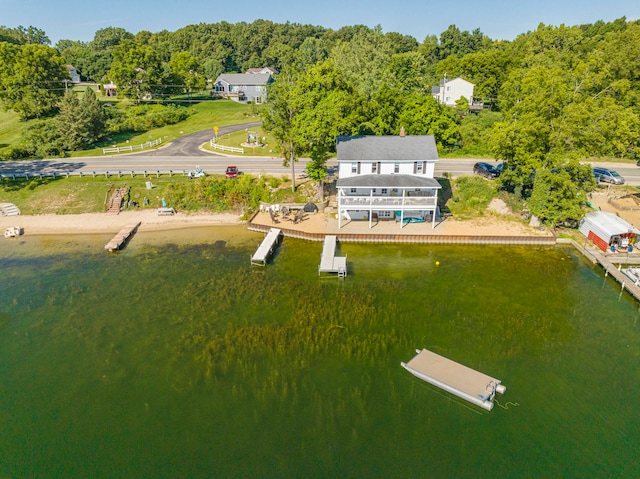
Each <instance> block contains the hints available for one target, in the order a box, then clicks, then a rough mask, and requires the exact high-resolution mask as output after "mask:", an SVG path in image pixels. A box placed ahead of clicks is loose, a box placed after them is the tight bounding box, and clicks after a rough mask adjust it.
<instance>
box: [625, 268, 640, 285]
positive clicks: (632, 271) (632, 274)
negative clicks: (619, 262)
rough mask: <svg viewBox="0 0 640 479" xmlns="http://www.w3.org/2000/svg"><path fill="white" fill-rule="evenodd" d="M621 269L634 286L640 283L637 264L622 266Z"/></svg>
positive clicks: (639, 270) (639, 269) (639, 272)
mask: <svg viewBox="0 0 640 479" xmlns="http://www.w3.org/2000/svg"><path fill="white" fill-rule="evenodd" d="M621 271H622V272H623V273H624V274H625V275H626V276H627V278H629V279H630V280H631V281H633V284H635V285H636V286H639V285H640V268H639V267H637V266H629V267H628V268H622V269H621Z"/></svg>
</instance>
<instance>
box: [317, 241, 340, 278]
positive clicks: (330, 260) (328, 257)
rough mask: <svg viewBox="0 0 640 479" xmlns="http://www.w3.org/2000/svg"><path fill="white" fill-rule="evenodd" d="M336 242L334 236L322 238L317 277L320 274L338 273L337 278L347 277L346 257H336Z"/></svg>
mask: <svg viewBox="0 0 640 479" xmlns="http://www.w3.org/2000/svg"><path fill="white" fill-rule="evenodd" d="M337 242H338V238H337V237H336V236H334V235H328V236H325V237H324V244H323V245H322V255H321V256H320V265H319V266H318V276H320V273H338V277H339V278H344V277H345V276H347V257H346V256H336V246H337Z"/></svg>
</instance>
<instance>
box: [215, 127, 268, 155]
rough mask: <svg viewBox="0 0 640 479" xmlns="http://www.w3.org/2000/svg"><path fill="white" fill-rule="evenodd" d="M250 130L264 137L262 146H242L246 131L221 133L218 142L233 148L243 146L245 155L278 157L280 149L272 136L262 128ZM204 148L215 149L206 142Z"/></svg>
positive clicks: (245, 138)
mask: <svg viewBox="0 0 640 479" xmlns="http://www.w3.org/2000/svg"><path fill="white" fill-rule="evenodd" d="M251 131H255V132H256V133H257V135H258V137H259V138H264V140H263V142H264V146H263V147H260V148H247V147H243V146H242V143H244V142H246V141H247V133H246V131H244V130H242V131H236V132H235V133H229V134H227V135H221V136H219V137H218V144H220V145H224V146H233V147H235V148H244V155H245V156H268V157H272V156H273V157H280V150H279V149H278V147H277V146H276V142H275V140H274V139H273V137H272V136H271V135H270V134H269V133H267V132H266V131H265V130H264V129H262V128H252V129H251ZM204 148H205V149H206V150H209V151H215V150H214V149H213V148H211V147H210V146H209V144H208V143H206V144H205V145H204ZM225 154H230V155H233V154H237V155H238V156H243V155H242V154H240V153H231V152H225Z"/></svg>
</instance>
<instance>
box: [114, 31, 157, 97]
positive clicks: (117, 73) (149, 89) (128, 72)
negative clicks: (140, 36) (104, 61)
mask: <svg viewBox="0 0 640 479" xmlns="http://www.w3.org/2000/svg"><path fill="white" fill-rule="evenodd" d="M162 73H163V69H162V65H161V62H160V60H159V58H158V56H157V55H156V53H155V51H154V50H153V48H151V47H149V46H142V45H138V44H136V43H135V42H134V41H133V40H126V41H124V42H123V43H120V44H119V45H118V46H116V47H115V48H114V49H113V62H112V63H111V69H110V70H109V73H108V77H109V79H110V80H112V81H113V82H114V83H115V84H116V85H117V86H118V93H120V92H122V93H123V94H124V96H126V97H128V98H132V99H135V100H141V99H143V98H144V97H145V96H146V95H149V94H151V93H159V92H161V87H160V81H161V78H162Z"/></svg>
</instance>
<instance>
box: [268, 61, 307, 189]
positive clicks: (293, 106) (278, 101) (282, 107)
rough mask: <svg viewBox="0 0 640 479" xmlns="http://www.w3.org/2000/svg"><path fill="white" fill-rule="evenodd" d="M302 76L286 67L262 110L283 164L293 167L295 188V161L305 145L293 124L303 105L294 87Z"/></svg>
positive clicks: (292, 175) (274, 84)
mask: <svg viewBox="0 0 640 479" xmlns="http://www.w3.org/2000/svg"><path fill="white" fill-rule="evenodd" d="M300 75H301V72H300V71H298V70H296V69H295V67H293V66H291V67H285V68H284V70H283V71H281V72H280V74H279V75H278V79H277V80H276V81H275V82H273V83H271V84H269V86H268V87H267V101H266V103H265V104H264V108H263V109H262V110H261V116H262V120H263V122H264V123H263V126H264V128H265V129H266V130H267V131H269V132H270V133H271V134H272V135H273V137H274V138H275V140H276V142H277V144H278V146H279V148H280V151H281V152H282V157H283V162H282V164H283V165H284V166H291V180H292V183H291V189H292V191H295V187H296V174H295V162H296V161H298V155H300V154H301V153H302V152H303V151H304V148H305V146H306V145H305V144H304V139H303V138H301V137H300V135H299V134H298V132H297V131H296V129H295V123H294V120H295V118H296V116H297V115H298V112H299V108H300V105H298V104H297V103H296V102H295V97H294V93H293V89H294V87H295V85H296V83H297V81H298V79H299V77H300Z"/></svg>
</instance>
